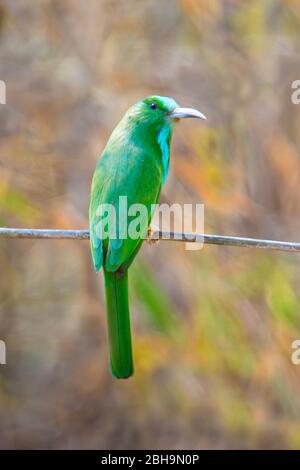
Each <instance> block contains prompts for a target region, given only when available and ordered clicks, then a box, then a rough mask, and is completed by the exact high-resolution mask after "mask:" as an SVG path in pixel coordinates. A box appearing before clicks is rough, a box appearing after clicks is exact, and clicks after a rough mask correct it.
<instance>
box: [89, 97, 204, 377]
mask: <svg viewBox="0 0 300 470" xmlns="http://www.w3.org/2000/svg"><path fill="white" fill-rule="evenodd" d="M180 110H185V111H186V108H178V105H177V103H176V102H175V101H174V100H172V99H171V98H165V97H159V96H151V97H148V98H146V99H144V100H142V101H140V102H138V103H137V104H135V105H134V106H132V107H131V108H130V109H129V110H128V111H127V113H126V114H125V116H124V117H123V119H122V120H121V121H120V123H119V124H118V125H117V127H116V128H115V130H114V131H113V132H112V134H111V136H110V138H109V140H108V143H107V145H106V147H105V149H104V151H103V154H102V155H101V157H100V159H99V161H98V164H97V166H96V170H95V173H94V177H93V181H92V188H91V200H90V213H89V216H90V238H91V252H92V257H93V262H94V267H95V270H96V272H98V271H99V270H100V268H101V267H103V271H104V279H105V288H106V289H105V291H106V305H107V322H108V332H109V345H110V360H111V367H112V372H113V375H114V376H115V377H118V378H127V377H129V376H130V375H131V374H132V372H133V361H132V351H131V334H130V319H129V307H128V288H127V270H128V268H129V266H130V264H131V263H132V261H133V259H134V257H135V256H136V254H137V252H138V250H139V248H140V246H141V244H142V241H143V239H144V238H145V237H146V233H147V229H148V226H149V224H150V221H151V217H152V215H153V214H152V205H153V204H156V203H157V202H158V198H159V194H160V191H161V187H162V184H163V182H164V181H165V178H166V176H167V173H168V166H169V152H170V142H171V136H172V129H173V123H174V119H175V117H176V119H177V118H178V114H176V116H175V117H174V118H173V116H172V112H174V111H177V113H178V112H179V111H180ZM183 117H186V115H184V116H183ZM194 117H195V116H194ZM124 196H125V197H126V198H127V207H128V208H130V207H132V205H134V204H142V205H143V206H144V207H145V208H146V209H147V212H146V215H145V216H144V217H143V218H141V220H140V229H141V230H140V236H139V237H138V238H134V237H131V236H130V235H129V236H127V237H125V238H124V237H122V233H123V228H124V225H126V227H127V228H128V227H129V226H130V224H131V222H133V221H134V219H135V217H136V215H135V214H133V215H129V216H128V217H127V212H126V211H125V210H124V207H123V206H122V205H121V203H120V197H124ZM103 204H110V205H112V206H113V207H114V208H115V212H116V216H117V217H116V234H114V236H112V235H111V234H109V236H108V237H105V236H104V232H103V231H102V229H103V225H104V223H103V217H104V215H103V213H102V214H100V215H99V207H100V206H101V205H103ZM101 217H102V218H101ZM107 220H108V221H109V223H108V225H109V226H112V225H113V220H112V218H111V217H110V216H109V217H108V218H107ZM101 221H102V222H101ZM100 222H101V223H103V224H102V225H101V223H100ZM100 226H101V227H102V228H101V230H99V227H100Z"/></svg>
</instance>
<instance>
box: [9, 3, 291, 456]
mask: <svg viewBox="0 0 300 470" xmlns="http://www.w3.org/2000/svg"><path fill="white" fill-rule="evenodd" d="M0 79H1V80H4V81H5V82H6V86H7V97H6V100H7V104H6V105H1V106H0V135H1V140H0V225H1V226H11V227H16V226H17V227H35V228H87V226H88V219H87V212H88V201H89V187H90V181H91V177H92V174H93V171H94V168H95V164H96V161H97V159H98V157H99V155H100V153H101V152H102V149H103V148H104V145H105V142H106V140H107V138H108V136H109V134H110V132H111V130H112V129H113V127H114V126H115V125H116V123H117V122H118V120H119V119H120V117H121V116H122V115H123V113H124V112H125V110H126V109H127V108H128V107H129V106H130V105H131V104H132V103H134V102H136V101H138V100H139V99H141V98H143V97H145V96H147V95H149V94H162V95H167V96H172V97H174V98H175V99H176V100H177V101H178V103H179V104H181V105H182V106H194V107H197V108H198V109H200V110H201V111H202V112H204V113H205V114H206V115H207V116H208V121H207V123H206V124H205V125H202V124H199V122H196V121H192V120H190V121H188V122H182V123H180V124H179V125H178V126H177V127H176V129H175V132H174V137H173V143H172V155H171V157H172V158H171V170H170V175H169V178H168V181H167V183H166V185H165V187H164V189H163V193H162V198H161V201H162V202H170V203H173V202H179V203H186V202H194V203H196V202H203V203H205V230H206V232H207V233H218V234H227V235H240V236H253V237H261V238H271V239H284V240H294V241H297V240H298V241H299V240H300V221H299V215H300V193H299V186H300V171H299V168H300V166H299V162H300V132H299V130H298V129H299V127H300V105H299V106H297V105H294V104H292V102H291V93H292V89H291V84H292V82H293V81H294V80H296V79H300V5H299V2H298V1H297V0H260V1H257V0H244V1H238V0H227V1H221V0H174V1H172V2H170V1H167V0H143V1H141V0H127V1H126V2H125V1H122V2H120V1H116V0H90V1H89V2H86V1H85V0H72V1H71V0H64V1H61V0H35V1H34V2H33V1H30V0H22V1H19V0H9V1H8V0H7V1H1V2H0ZM299 261H300V257H299V255H296V254H283V253H277V252H266V251H259V250H255V249H251V250H250V249H241V248H228V247H216V246H205V247H204V249H203V250H201V251H185V249H184V244H179V243H175V242H161V243H159V244H158V245H156V246H149V245H146V244H145V246H143V248H142V250H141V251H140V254H139V256H138V258H137V259H136V261H135V263H134V265H133V267H132V269H131V273H130V297H131V305H132V327H133V328H132V329H133V343H134V355H135V363H136V373H135V376H134V377H133V378H132V379H130V380H128V381H117V380H115V379H113V378H112V376H111V373H110V368H109V362H108V345H107V336H106V321H105V309H104V303H103V287H102V279H101V278H102V274H101V275H98V276H96V275H95V274H94V271H93V267H92V262H91V259H90V253H89V244H88V242H86V241H63V240H55V241H50V240H49V241H47V240H40V241H39V240H36V241H33V240H4V239H2V240H1V241H0V266H1V277H0V339H2V340H4V341H5V342H6V345H7V365H5V366H4V365H3V366H0V447H1V448H9V449H13V448H18V449H19V448H25V449H27V448H35V449H38V448H50V449H53V448H59V449H72V448H80V449H89V448H99V449H101V448H102V449H103V448H109V449H137V448H148V449H163V448H168V449H180V448H181V449H182V448H184V449H189V448H205V449H206V448H208V449H218V448H268V449H270V448H299V447H300V393H299V391H300V365H299V366H296V365H293V364H292V362H291V353H292V349H291V343H292V342H293V341H294V340H296V339H300V283H299V279H300V266H299Z"/></svg>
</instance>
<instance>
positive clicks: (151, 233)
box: [146, 225, 159, 245]
mask: <svg viewBox="0 0 300 470" xmlns="http://www.w3.org/2000/svg"><path fill="white" fill-rule="evenodd" d="M158 235H159V227H158V226H157V225H150V227H148V230H147V238H146V242H147V243H149V245H156V244H157V243H158V242H159V238H158Z"/></svg>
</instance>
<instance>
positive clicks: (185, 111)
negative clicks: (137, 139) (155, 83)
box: [126, 96, 206, 130]
mask: <svg viewBox="0 0 300 470" xmlns="http://www.w3.org/2000/svg"><path fill="white" fill-rule="evenodd" d="M126 117H127V119H128V120H129V121H130V122H131V123H132V124H135V125H138V126H142V127H147V128H148V129H149V128H152V129H158V130H159V129H161V128H162V127H163V126H165V125H169V126H170V127H172V126H173V124H174V122H176V121H178V120H179V119H184V118H198V119H206V117H205V116H204V114H202V113H200V111H198V110H197V109H193V108H181V107H180V106H179V105H178V104H177V103H176V101H175V100H173V99H172V98H168V97H166V96H148V97H147V98H144V99H143V100H141V101H139V102H138V103H136V104H134V105H133V106H132V107H131V108H130V109H129V110H128V111H127V113H126Z"/></svg>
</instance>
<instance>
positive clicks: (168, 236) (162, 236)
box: [0, 227, 300, 252]
mask: <svg viewBox="0 0 300 470" xmlns="http://www.w3.org/2000/svg"><path fill="white" fill-rule="evenodd" d="M0 238H47V239H48V238H49V239H68V240H88V239H89V238H90V234H89V230H57V229H56V230H54V229H53V230H52V229H25V228H6V227H2V228H0ZM151 238H152V239H153V240H165V241H166V240H174V241H180V242H191V243H193V242H194V243H197V242H198V243H205V244H209V245H223V246H225V245H226V246H235V247H245V248H264V249H269V250H278V251H291V252H300V243H297V242H285V241H276V240H261V239H257V238H245V237H231V236H223V235H206V234H203V235H201V234H192V233H178V232H162V231H159V230H156V231H153V232H152V234H151Z"/></svg>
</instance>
